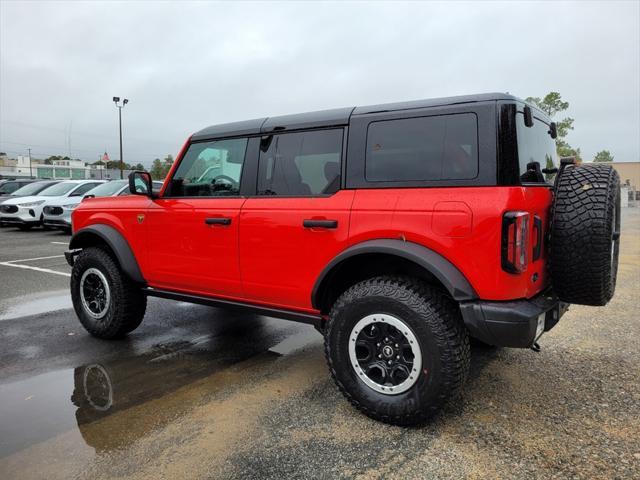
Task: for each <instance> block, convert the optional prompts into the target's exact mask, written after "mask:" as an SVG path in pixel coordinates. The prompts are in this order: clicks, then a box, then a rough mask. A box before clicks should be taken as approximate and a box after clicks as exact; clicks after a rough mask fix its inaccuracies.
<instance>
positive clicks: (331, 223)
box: [302, 219, 338, 228]
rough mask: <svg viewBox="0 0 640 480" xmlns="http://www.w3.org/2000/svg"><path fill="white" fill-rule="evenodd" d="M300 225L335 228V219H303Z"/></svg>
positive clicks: (336, 222)
mask: <svg viewBox="0 0 640 480" xmlns="http://www.w3.org/2000/svg"><path fill="white" fill-rule="evenodd" d="M302 226H303V227H304V228H337V227H338V221H337V220H309V219H307V220H303V221H302Z"/></svg>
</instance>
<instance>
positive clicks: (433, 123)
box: [365, 113, 478, 182]
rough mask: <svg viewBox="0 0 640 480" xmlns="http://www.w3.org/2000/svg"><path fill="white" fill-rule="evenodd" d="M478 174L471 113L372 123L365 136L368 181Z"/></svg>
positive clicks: (443, 177)
mask: <svg viewBox="0 0 640 480" xmlns="http://www.w3.org/2000/svg"><path fill="white" fill-rule="evenodd" d="M477 175H478V122H477V118H476V115H475V114H473V113H461V114H454V115H439V116H431V117H418V118H406V119H399V120H386V121H380V122H373V123H371V124H370V125H369V128H368V131H367V153H366V160H365V178H366V179H367V180H368V181H370V182H401V181H416V180H451V179H471V178H475V177H476V176H477Z"/></svg>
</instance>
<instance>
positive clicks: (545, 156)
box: [516, 112, 558, 183]
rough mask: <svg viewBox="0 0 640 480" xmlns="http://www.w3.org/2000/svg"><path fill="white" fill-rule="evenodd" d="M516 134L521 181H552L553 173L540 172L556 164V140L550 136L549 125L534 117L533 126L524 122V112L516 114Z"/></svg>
mask: <svg viewBox="0 0 640 480" xmlns="http://www.w3.org/2000/svg"><path fill="white" fill-rule="evenodd" d="M516 131H517V135H518V164H519V166H520V181H521V182H522V183H544V182H551V181H553V177H554V176H555V174H553V173H542V172H541V171H542V170H543V169H552V168H554V167H557V166H558V156H557V153H556V142H555V140H554V139H553V138H551V134H550V133H549V125H547V124H546V123H545V122H543V121H542V120H540V119H539V118H538V117H534V119H533V126H531V127H527V126H526V125H525V123H524V113H522V112H518V113H517V114H516Z"/></svg>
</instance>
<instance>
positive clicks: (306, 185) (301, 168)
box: [258, 130, 342, 196]
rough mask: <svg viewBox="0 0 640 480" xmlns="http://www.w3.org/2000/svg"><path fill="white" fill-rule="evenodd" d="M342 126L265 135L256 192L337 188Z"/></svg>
mask: <svg viewBox="0 0 640 480" xmlns="http://www.w3.org/2000/svg"><path fill="white" fill-rule="evenodd" d="M341 154H342V130H317V131H312V132H299V133H285V134H281V135H271V136H268V137H264V138H263V139H262V142H261V144H260V164H259V167H258V195H290V196H306V195H322V194H331V193H335V192H336V191H337V190H338V189H339V188H340V157H341Z"/></svg>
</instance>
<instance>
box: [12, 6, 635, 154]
mask: <svg viewBox="0 0 640 480" xmlns="http://www.w3.org/2000/svg"><path fill="white" fill-rule="evenodd" d="M639 5H640V2H638V1H627V2H613V1H607V2H579V3H559V2H554V3H551V2H542V3H524V2H512V3H506V2H501V3H489V2H473V3H463V2H459V3H446V4H445V3H434V2H430V3H377V2H376V3H365V2H361V3H310V2H305V3H302V2H300V3H293V2H290V3H267V2H261V3H248V2H247V3H240V2H236V3H212V2H194V3H187V2H180V3H177V2H176V3H172V2H151V1H148V2H140V3H133V2H127V3H116V2H105V3H98V2H77V3H76V2H74V3H66V2H53V1H49V2H44V1H41V2H25V1H23V2H14V1H6V0H0V151H6V152H7V153H9V154H10V155H12V156H16V155H19V154H26V148H27V147H29V146H30V147H31V148H32V154H33V156H35V157H45V156H48V155H52V154H69V146H68V139H69V138H70V139H71V142H70V143H71V154H72V156H73V157H78V158H82V159H83V160H86V161H95V160H97V159H98V156H99V154H100V153H102V152H103V151H104V150H105V149H106V150H107V151H108V152H109V155H110V156H111V158H117V157H118V137H117V112H116V108H115V107H114V105H113V102H112V101H111V98H112V97H113V96H114V95H117V96H120V97H127V98H129V99H130V103H129V104H128V105H127V106H126V108H125V110H124V112H123V124H124V159H125V161H127V162H130V163H137V162H142V163H143V164H146V165H149V164H150V163H151V161H152V160H153V159H154V158H155V157H163V156H165V155H166V154H169V153H171V154H173V155H174V156H175V154H176V153H177V151H178V150H179V148H180V146H181V145H182V143H183V142H184V140H185V138H186V137H187V136H188V135H189V134H190V133H192V132H194V131H196V130H199V129H200V128H202V127H204V126H207V125H210V124H215V123H224V122H228V121H235V120H242V119H248V118H254V117H261V116H272V115H278V114H285V113H296V112H302V111H310V110H318V109H325V108H332V107H341V106H351V105H367V104H373V103H381V102H391V101H401V100H410V99H418V98H430V97H439V96H449V95H458V94H468V93H479V92H492V91H499V92H509V93H512V94H515V95H518V96H520V97H523V98H524V97H527V96H543V95H544V94H546V93H547V92H549V91H551V90H555V91H559V92H560V93H561V94H562V96H563V98H564V99H565V100H567V101H569V102H570V104H571V107H570V110H569V111H568V112H567V113H568V115H570V116H572V117H574V118H575V130H574V131H573V132H571V134H570V135H569V136H568V138H567V140H568V141H569V143H570V144H571V145H572V146H574V147H580V148H581V150H582V153H583V156H584V158H585V160H591V159H592V158H593V155H594V154H595V153H596V152H597V151H599V150H602V149H607V150H610V151H611V153H612V154H613V155H614V157H615V159H616V160H617V161H637V160H640V33H639V29H640V8H639Z"/></svg>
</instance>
